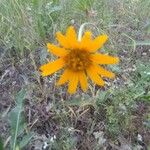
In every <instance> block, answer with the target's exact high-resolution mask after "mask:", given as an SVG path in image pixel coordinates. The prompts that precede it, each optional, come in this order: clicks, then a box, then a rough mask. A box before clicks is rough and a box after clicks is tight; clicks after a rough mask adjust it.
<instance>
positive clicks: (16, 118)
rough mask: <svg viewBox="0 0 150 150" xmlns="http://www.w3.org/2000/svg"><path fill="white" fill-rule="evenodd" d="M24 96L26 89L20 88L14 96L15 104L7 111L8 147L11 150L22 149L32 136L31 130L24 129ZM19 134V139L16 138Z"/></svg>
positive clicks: (25, 127)
mask: <svg viewBox="0 0 150 150" xmlns="http://www.w3.org/2000/svg"><path fill="white" fill-rule="evenodd" d="M25 96H26V90H24V89H23V90H21V91H20V92H19V93H18V94H17V96H16V106H15V108H13V109H12V110H11V112H10V113H9V120H10V126H11V144H10V147H11V149H12V150H16V148H18V149H22V148H23V147H25V146H26V145H27V144H28V142H29V141H30V140H31V138H32V137H33V133H32V132H30V133H29V132H26V133H24V131H25V130H26V129H27V126H26V123H25V121H24V117H23V114H22V113H23V109H24V108H23V106H24V105H23V103H24V100H25ZM19 136H22V138H21V140H19V139H18V137H19Z"/></svg>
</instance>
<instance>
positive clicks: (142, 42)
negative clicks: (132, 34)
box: [136, 41, 150, 46]
mask: <svg viewBox="0 0 150 150" xmlns="http://www.w3.org/2000/svg"><path fill="white" fill-rule="evenodd" d="M140 45H141V46H142V45H143V46H148V45H150V41H137V42H136V46H140Z"/></svg>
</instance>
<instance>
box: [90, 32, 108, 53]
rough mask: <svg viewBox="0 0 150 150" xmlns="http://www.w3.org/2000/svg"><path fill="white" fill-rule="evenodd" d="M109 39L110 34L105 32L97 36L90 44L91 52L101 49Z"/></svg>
mask: <svg viewBox="0 0 150 150" xmlns="http://www.w3.org/2000/svg"><path fill="white" fill-rule="evenodd" d="M107 39H108V36H107V35H105V34H104V35H100V36H98V37H96V38H95V39H94V40H93V42H92V44H91V45H90V52H95V51H96V50H98V49H100V48H101V47H102V46H103V45H104V44H105V42H106V41H107Z"/></svg>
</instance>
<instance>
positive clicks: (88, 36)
mask: <svg viewBox="0 0 150 150" xmlns="http://www.w3.org/2000/svg"><path fill="white" fill-rule="evenodd" d="M91 43H92V33H91V32H90V31H86V32H85V33H84V35H83V37H82V39H81V42H80V49H86V50H90V49H91V47H90V46H91Z"/></svg>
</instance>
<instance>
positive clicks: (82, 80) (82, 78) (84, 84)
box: [79, 72, 88, 91]
mask: <svg viewBox="0 0 150 150" xmlns="http://www.w3.org/2000/svg"><path fill="white" fill-rule="evenodd" d="M79 82H80V85H81V88H82V90H83V91H86V90H87V86H88V82H87V77H86V75H85V73H84V72H80V73H79Z"/></svg>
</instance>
